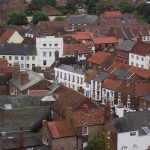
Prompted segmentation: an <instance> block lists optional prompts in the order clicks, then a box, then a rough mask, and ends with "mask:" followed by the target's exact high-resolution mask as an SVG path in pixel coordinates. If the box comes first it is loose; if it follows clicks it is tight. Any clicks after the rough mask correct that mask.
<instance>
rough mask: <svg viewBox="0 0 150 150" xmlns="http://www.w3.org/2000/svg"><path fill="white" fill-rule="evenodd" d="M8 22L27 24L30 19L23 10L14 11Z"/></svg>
mask: <svg viewBox="0 0 150 150" xmlns="http://www.w3.org/2000/svg"><path fill="white" fill-rule="evenodd" d="M8 24H12V25H27V24H28V19H27V16H26V14H25V13H24V12H23V11H14V12H13V13H11V14H10V15H9V17H8Z"/></svg>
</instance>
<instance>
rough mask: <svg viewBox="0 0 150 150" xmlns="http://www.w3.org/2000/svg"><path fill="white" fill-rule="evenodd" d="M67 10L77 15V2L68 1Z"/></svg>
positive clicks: (73, 0)
mask: <svg viewBox="0 0 150 150" xmlns="http://www.w3.org/2000/svg"><path fill="white" fill-rule="evenodd" d="M66 10H67V13H70V14H72V13H75V12H76V10H77V6H76V1H75V0H68V1H67V3H66Z"/></svg>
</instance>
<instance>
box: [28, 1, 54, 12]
mask: <svg viewBox="0 0 150 150" xmlns="http://www.w3.org/2000/svg"><path fill="white" fill-rule="evenodd" d="M44 5H51V6H56V0H32V2H31V4H30V5H29V6H28V10H29V11H31V12H32V11H37V10H39V11H40V10H41V9H42V7H43V6H44Z"/></svg>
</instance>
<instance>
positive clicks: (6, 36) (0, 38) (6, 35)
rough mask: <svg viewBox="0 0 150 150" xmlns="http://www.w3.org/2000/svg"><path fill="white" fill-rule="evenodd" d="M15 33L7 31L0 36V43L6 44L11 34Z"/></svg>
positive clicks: (10, 30)
mask: <svg viewBox="0 0 150 150" xmlns="http://www.w3.org/2000/svg"><path fill="white" fill-rule="evenodd" d="M14 32H15V30H12V29H7V30H6V31H5V32H4V33H3V34H2V36H0V43H6V42H7V40H9V38H10V37H11V36H12V35H13V33H14Z"/></svg>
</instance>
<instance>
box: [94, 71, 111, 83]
mask: <svg viewBox="0 0 150 150" xmlns="http://www.w3.org/2000/svg"><path fill="white" fill-rule="evenodd" d="M109 75H110V73H108V72H105V71H102V72H100V73H99V74H98V75H96V76H95V77H94V78H93V80H94V81H99V82H102V81H104V80H105V79H106V78H108V77H109Z"/></svg>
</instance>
